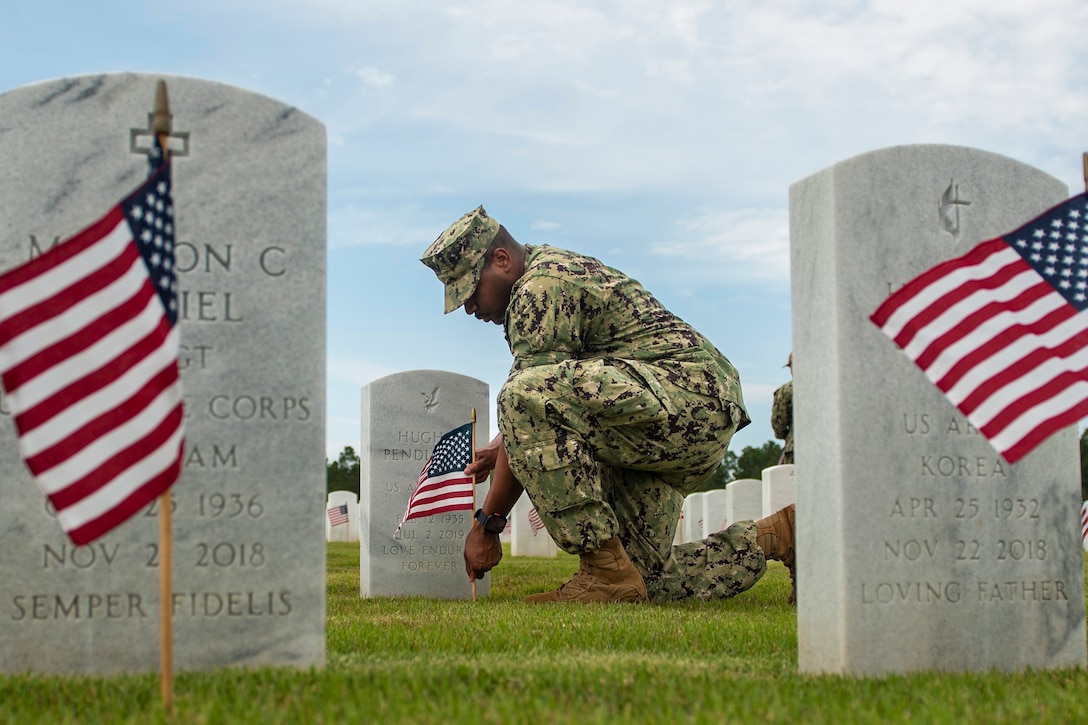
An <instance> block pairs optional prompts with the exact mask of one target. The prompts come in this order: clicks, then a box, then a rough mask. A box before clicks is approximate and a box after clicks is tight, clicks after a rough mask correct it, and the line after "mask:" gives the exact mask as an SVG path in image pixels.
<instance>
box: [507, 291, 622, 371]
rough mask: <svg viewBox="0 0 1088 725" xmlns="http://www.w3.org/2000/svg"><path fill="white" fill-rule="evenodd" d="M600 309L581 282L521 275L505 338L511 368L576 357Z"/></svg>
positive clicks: (581, 349) (546, 363) (513, 298)
mask: <svg viewBox="0 0 1088 725" xmlns="http://www.w3.org/2000/svg"><path fill="white" fill-rule="evenodd" d="M600 309H601V305H600V304H599V302H598V301H597V300H596V299H595V298H594V297H593V295H592V294H590V293H589V292H588V291H587V290H586V289H585V288H584V286H582V285H578V284H574V283H572V282H571V281H569V280H563V279H560V278H557V277H552V276H534V277H529V278H527V279H524V280H523V282H522V284H521V285H520V286H519V287H518V288H517V289H516V290H515V292H514V295H513V296H512V297H511V299H510V309H509V311H508V313H507V314H508V317H507V320H508V325H507V329H506V334H507V339H508V341H509V343H510V352H511V353H512V354H513V356H514V364H513V369H514V370H523V369H525V368H529V367H536V366H538V365H549V364H553V363H557V362H560V361H562V360H568V359H571V358H577V357H579V356H580V354H581V353H582V351H583V350H584V348H585V340H586V338H587V335H588V334H589V333H588V329H587V327H588V325H589V324H590V323H591V321H592V319H593V318H594V317H595V316H596V313H597V312H599V310H600Z"/></svg>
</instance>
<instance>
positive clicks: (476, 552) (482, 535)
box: [465, 522, 502, 582]
mask: <svg viewBox="0 0 1088 725" xmlns="http://www.w3.org/2000/svg"><path fill="white" fill-rule="evenodd" d="M501 560H502V542H500V541H499V535H498V534H489V533H487V532H486V531H484V527H483V526H480V524H479V522H473V524H472V528H471V529H469V532H468V536H467V537H466V538H465V571H467V572H468V580H469V581H471V582H474V581H476V580H477V579H482V578H483V576H484V574H486V573H487V572H489V571H491V570H492V569H493V568H495V567H496V566H498V563H499V561H501Z"/></svg>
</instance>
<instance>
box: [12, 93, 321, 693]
mask: <svg viewBox="0 0 1088 725" xmlns="http://www.w3.org/2000/svg"><path fill="white" fill-rule="evenodd" d="M160 79H162V80H165V81H166V84H167V88H168V95H169V99H170V106H171V111H172V113H173V135H172V137H171V139H170V147H171V149H172V153H173V159H174V161H173V166H174V168H173V196H174V205H175V218H176V228H177V250H176V251H177V254H176V268H177V272H178V281H179V285H180V293H179V298H178V302H179V306H180V312H179V324H180V332H181V356H180V368H181V376H182V385H183V391H184V400H185V410H186V419H185V433H186V447H185V454H184V468H183V473H182V476H181V479H180V480H179V481H178V483H177V484H176V485H175V486H174V489H173V494H172V495H173V507H174V511H173V557H174V567H173V569H174V571H173V607H172V608H173V632H174V637H173V642H174V645H173V652H174V665H175V668H177V669H179V670H193V669H205V670H206V669H212V668H216V667H220V666H227V665H231V666H265V665H292V666H298V667H311V666H322V665H323V664H324V661H325V537H324V535H323V530H322V517H323V516H324V511H323V504H324V502H325V466H324V462H325V427H324V421H325V412H324V411H325V403H324V401H325V184H326V171H325V148H326V143H325V130H324V126H323V125H322V124H321V123H320V122H318V121H317V120H315V119H314V118H312V117H310V116H308V115H306V114H305V113H302V112H301V111H299V110H298V109H297V108H293V107H291V106H289V105H285V104H284V103H281V102H279V101H276V100H274V99H271V98H268V97H265V96H262V95H258V94H256V93H252V92H250V91H246V90H243V89H240V88H235V87H231V86H227V85H222V84H219V83H215V82H211V81H205V80H198V79H194V78H184V77H177V76H159V75H143V74H127V73H126V74H121V73H119V74H108V75H95V76H77V77H70V78H62V79H58V80H51V81H46V82H42V83H37V84H34V85H30V86H24V87H22V88H17V89H15V90H12V91H8V92H6V93H3V94H2V95H0V269H9V268H11V267H12V266H14V265H17V264H19V263H22V262H25V261H26V260H27V259H29V258H30V257H32V256H35V255H37V254H40V253H41V252H43V251H45V250H47V249H49V248H50V247H52V245H54V244H55V243H56V242H57V241H58V240H59V239H63V238H66V237H68V236H70V235H72V234H74V233H76V232H78V231H79V230H81V229H82V228H84V227H85V226H87V225H88V224H90V223H91V222H93V221H95V220H96V219H98V218H99V217H101V216H102V215H103V214H104V213H105V212H106V211H107V210H108V209H109V208H110V207H112V206H113V205H115V204H116V203H117V202H118V201H120V200H121V199H122V198H123V197H124V196H126V195H127V194H128V193H129V192H131V191H132V190H133V189H134V188H136V186H137V185H138V184H139V183H140V182H141V181H142V180H143V179H144V178H145V176H146V174H147V155H146V152H147V149H148V148H149V147H150V144H151V134H150V132H149V130H148V126H149V125H150V124H149V116H150V113H151V110H152V107H153V102H154V98H155V87H156V83H157V81H158V80H160ZM0 419H2V420H3V422H2V424H0V481H2V483H0V488H2V490H3V496H4V505H3V506H2V507H0V545H2V548H3V552H4V553H3V556H0V642H2V643H3V644H2V646H0V671H3V672H23V671H34V672H44V673H88V674H90V673H93V674H103V673H114V672H137V671H153V670H155V669H157V667H158V664H159V620H160V615H159V543H158V517H157V509H158V506H157V502H156V504H155V505H152V506H151V507H149V508H148V509H146V510H145V511H141V512H140V513H138V514H137V515H136V516H134V517H133V518H132V519H130V520H129V521H128V522H126V523H124V524H122V525H121V526H120V527H119V528H117V529H115V530H114V531H113V532H111V533H109V534H107V535H106V536H104V537H102V538H100V539H98V540H97V541H95V542H93V543H92V544H90V545H88V546H84V547H78V548H77V547H74V546H73V545H72V544H71V543H70V542H69V540H68V539H67V537H66V536H65V535H64V534H63V533H62V531H61V529H60V526H59V525H58V524H57V522H56V521H55V520H54V518H53V517H52V515H51V514H50V512H49V509H48V507H47V506H46V499H45V497H44V496H43V495H42V493H41V492H40V491H39V489H38V488H37V486H36V485H35V484H34V482H33V480H32V479H31V478H30V476H29V475H28V473H27V471H26V469H25V467H24V465H23V463H22V461H21V460H20V458H19V454H18V451H17V447H16V441H15V433H14V427H13V426H12V424H11V422H10V412H9V411H8V410H7V408H6V406H3V405H0Z"/></svg>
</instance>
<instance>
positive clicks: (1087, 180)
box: [1081, 152, 1088, 191]
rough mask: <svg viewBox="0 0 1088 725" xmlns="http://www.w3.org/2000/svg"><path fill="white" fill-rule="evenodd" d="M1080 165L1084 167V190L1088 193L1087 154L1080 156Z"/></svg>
mask: <svg viewBox="0 0 1088 725" xmlns="http://www.w3.org/2000/svg"><path fill="white" fill-rule="evenodd" d="M1081 165H1082V166H1083V167H1084V190H1085V191H1088V152H1086V153H1084V154H1083V155H1081Z"/></svg>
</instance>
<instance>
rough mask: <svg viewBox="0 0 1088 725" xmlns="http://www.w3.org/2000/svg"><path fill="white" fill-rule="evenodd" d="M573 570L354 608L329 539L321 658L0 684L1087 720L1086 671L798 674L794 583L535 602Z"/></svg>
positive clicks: (222, 703)
mask: <svg viewBox="0 0 1088 725" xmlns="http://www.w3.org/2000/svg"><path fill="white" fill-rule="evenodd" d="M576 566H577V559H576V558H574V557H571V556H567V555H564V554H561V555H560V557H559V558H558V559H528V558H520V557H519V558H513V557H510V556H507V557H505V558H504V559H503V562H502V564H501V565H500V566H499V567H498V569H496V571H495V572H494V573H493V574H492V575H491V576H493V577H494V578H493V581H492V582H491V595H490V596H489V597H487V598H481V599H480V600H479V601H477V602H471V601H454V602H447V601H439V600H431V599H421V598H406V599H360V598H359V548H358V545H357V544H335V543H334V544H329V560H328V574H329V576H328V586H329V597H328V662H327V666H326V668H325V669H323V670H320V671H316V670H315V671H298V670H291V669H261V670H224V671H220V672H215V673H181V674H179V675H178V676H177V677H176V679H175V688H174V689H175V705H174V717H173V719H170V718H168V717H167V716H166V714H165V713H164V712H163V710H162V706H161V701H160V696H159V685H158V677H157V675H155V674H147V675H140V676H130V677H109V678H88V677H46V676H16V677H2V676H0V722H2V723H23V722H41V723H97V722H108V723H114V722H131V723H148V722H152V723H155V722H162V723H165V722H178V723H341V722H343V723H371V722H379V723H462V722H463V723H480V722H482V723H523V722H524V723H585V722H589V723H594V722H596V723H623V722H648V723H723V722H740V723H773V722H785V723H798V724H800V723H840V722H859V723H883V722H925V723H929V722H933V723H963V722H978V723H1086V722H1088V672H1086V671H1085V670H1061V671H1047V672H1028V673H1023V674H1014V675H1004V674H998V673H986V674H977V673H975V674H955V675H952V674H935V673H923V674H914V675H905V676H889V677H884V678H880V679H852V678H841V677H834V676H809V675H800V674H798V673H797V634H796V616H795V613H794V610H793V609H792V608H790V607H789V606H787V605H786V595H787V594H788V592H789V576H788V574H787V573H786V571H785V569H784V568H782V566H781V565H779V564H777V563H772V564H771V568H770V570H769V571H768V573H767V575H766V576H765V577H764V579H763V580H762V581H761V582H760V583H759V584H757V585H756V586H755V587H754V588H753V589H752V590H751V591H749V592H747V593H745V594H743V595H741V596H739V597H736V598H735V599H733V600H729V601H723V602H710V603H705V602H698V603H696V602H693V603H684V604H674V605H665V606H642V605H590V606H570V605H554V604H553V605H538V606H529V605H526V604H524V603H522V601H521V599H522V597H524V596H525V595H526V594H530V593H533V592H536V591H542V590H544V589H547V588H554V587H555V586H558V585H559V584H560V583H562V582H563V581H564V580H566V579H567V578H568V577H569V576H570V574H571V573H572V572H573V571H574V569H575V568H576Z"/></svg>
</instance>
